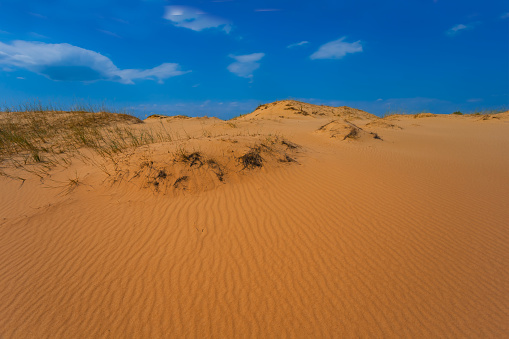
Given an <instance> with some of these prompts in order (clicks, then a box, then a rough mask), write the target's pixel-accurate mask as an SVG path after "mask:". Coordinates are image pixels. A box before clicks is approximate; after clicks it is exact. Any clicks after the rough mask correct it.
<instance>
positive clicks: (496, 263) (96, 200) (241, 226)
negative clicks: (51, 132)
mask: <svg viewBox="0 0 509 339" xmlns="http://www.w3.org/2000/svg"><path fill="white" fill-rule="evenodd" d="M3 118H5V117H3ZM57 118H58V116H57ZM125 123H126V122H123V121H122V120H119V121H115V122H112V123H111V124H113V125H111V124H110V127H111V126H117V127H119V128H120V127H122V126H127V127H126V128H129V130H128V129H126V130H125V131H131V130H132V131H137V132H139V133H142V132H143V131H152V133H153V134H152V135H153V136H157V135H158V136H160V137H159V138H155V137H154V140H152V142H140V145H135V146H133V147H130V148H126V149H124V150H122V151H119V152H118V153H112V155H111V158H110V157H109V155H108V154H106V153H105V154H102V155H101V154H99V153H94V151H93V150H92V149H91V148H90V147H92V146H91V145H90V147H89V148H87V147H85V146H83V147H81V148H79V149H75V150H74V151H72V152H71V151H69V150H68V149H67V148H66V149H62V153H61V154H58V152H56V153H55V154H54V155H51V157H52V158H51V159H57V157H60V156H61V157H62V159H63V158H64V155H67V154H68V155H69V157H68V158H66V160H58V161H56V160H55V162H53V163H52V166H49V165H48V168H44V166H45V164H46V165H47V164H48V162H46V163H45V160H44V159H49V157H50V155H45V154H43V155H42V160H41V161H39V162H37V161H34V159H35V158H34V159H32V160H30V159H31V158H30V159H29V158H27V157H25V162H23V161H22V158H19V159H18V160H17V161H13V160H12V159H17V158H16V157H17V155H13V154H11V153H12V152H11V153H9V154H7V153H8V152H4V153H5V155H4V157H3V160H2V167H1V170H2V173H3V174H4V175H3V176H2V177H0V185H1V186H0V187H1V190H0V337H2V338H169V337H173V338H182V337H196V338H239V337H240V338H243V337H257V338H282V337H292V338H321V337H324V338H330V337H336V338H341V337H356V338H357V337H372V338H373V337H375V338H381V337H386V338H396V337H399V338H453V337H455V338H502V337H508V336H509V327H508V326H509V269H508V268H509V267H508V263H509V208H508V207H509V193H508V192H509V156H508V154H509V113H501V114H496V115H491V116H474V115H469V116H455V115H448V116H441V115H436V116H429V115H426V114H421V115H418V116H413V115H408V116H404V115H395V116H390V117H386V118H384V119H379V118H377V117H375V116H373V115H371V114H369V113H366V112H363V111H360V110H355V109H351V108H347V107H340V108H333V107H326V106H315V105H310V104H305V103H299V102H295V101H281V102H276V103H272V104H267V105H263V106H262V107H260V108H258V109H257V110H255V111H254V112H253V113H251V114H249V115H246V116H243V117H240V118H237V119H234V120H231V121H221V120H219V119H215V118H183V117H179V118H166V117H164V116H158V117H154V118H151V119H147V120H145V122H144V123H142V124H129V125H125ZM101 126H102V125H101ZM122 128H124V127H122ZM77 131H78V130H77ZM79 131H81V130H79ZM163 131H164V133H166V134H164V135H165V136H166V137H163ZM352 131H356V132H352ZM117 132H118V131H117ZM76 133H78V132H76ZM80 133H81V132H80ZM108 133H114V131H113V130H111V131H110V132H108ZM118 133H124V132H118ZM125 133H127V132H125ZM143 133H145V132H143ZM158 133H159V134H158ZM116 135H120V134H116ZM122 135H123V134H122ZM145 135H147V134H145ZM87 140H88V139H87ZM133 140H134V139H133ZM136 140H137V139H136ZM144 140H146V139H144ZM46 142H47V143H49V141H46ZM88 142H89V141H88ZM27 149H29V148H27ZM20 152H21V151H20ZM249 152H254V153H253V154H258V155H259V156H260V158H261V166H258V165H257V161H256V159H258V158H256V157H245V158H242V157H243V156H245V155H246V154H249ZM193 154H194V155H193ZM9 157H11V158H12V159H11V158H9ZM58 159H60V158H58ZM243 160H246V162H244V161H243ZM248 160H249V161H248ZM258 160H259V159H258ZM250 161H251V162H250ZM184 177H185V179H182V178H184ZM22 179H24V181H23V180H22ZM179 179H180V180H179Z"/></svg>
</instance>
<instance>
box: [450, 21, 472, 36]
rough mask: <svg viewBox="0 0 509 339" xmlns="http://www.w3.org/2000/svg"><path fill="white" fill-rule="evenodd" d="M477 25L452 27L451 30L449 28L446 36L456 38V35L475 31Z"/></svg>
mask: <svg viewBox="0 0 509 339" xmlns="http://www.w3.org/2000/svg"><path fill="white" fill-rule="evenodd" d="M475 25H476V24H475V23H471V24H468V25H464V24H458V25H455V26H452V27H451V28H449V29H448V30H447V31H446V32H445V34H447V35H448V36H455V35H456V34H458V33H459V32H461V31H465V30H470V29H473V28H474V27H475Z"/></svg>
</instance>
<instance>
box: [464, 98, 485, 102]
mask: <svg viewBox="0 0 509 339" xmlns="http://www.w3.org/2000/svg"><path fill="white" fill-rule="evenodd" d="M481 101H483V99H481V98H472V99H468V100H467V102H481Z"/></svg>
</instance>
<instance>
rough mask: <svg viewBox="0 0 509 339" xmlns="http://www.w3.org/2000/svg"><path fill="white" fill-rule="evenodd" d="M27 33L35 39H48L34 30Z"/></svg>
mask: <svg viewBox="0 0 509 339" xmlns="http://www.w3.org/2000/svg"><path fill="white" fill-rule="evenodd" d="M28 34H29V35H31V36H33V37H34V38H36V39H49V38H48V37H47V36H45V35H42V34H39V33H36V32H30V33H28Z"/></svg>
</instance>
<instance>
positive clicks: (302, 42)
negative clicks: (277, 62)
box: [286, 41, 309, 48]
mask: <svg viewBox="0 0 509 339" xmlns="http://www.w3.org/2000/svg"><path fill="white" fill-rule="evenodd" d="M306 44H309V41H301V42H297V43H294V44H290V45H288V46H286V48H293V47H298V46H302V45H306Z"/></svg>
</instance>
